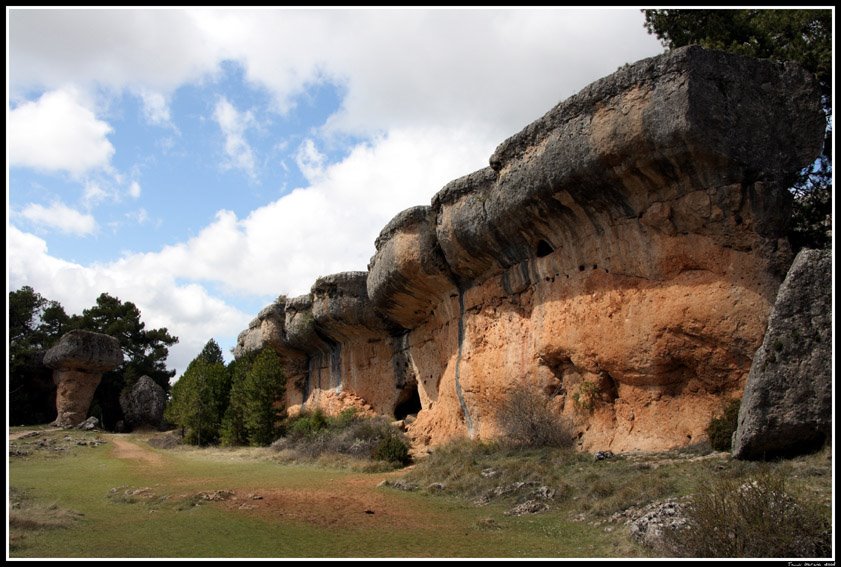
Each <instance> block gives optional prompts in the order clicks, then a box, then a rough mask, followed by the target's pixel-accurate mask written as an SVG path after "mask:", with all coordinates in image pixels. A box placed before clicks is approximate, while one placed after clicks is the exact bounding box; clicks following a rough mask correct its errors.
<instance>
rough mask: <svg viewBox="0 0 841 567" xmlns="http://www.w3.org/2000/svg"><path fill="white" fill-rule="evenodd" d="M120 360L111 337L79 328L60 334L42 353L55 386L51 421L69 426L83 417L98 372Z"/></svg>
mask: <svg viewBox="0 0 841 567" xmlns="http://www.w3.org/2000/svg"><path fill="white" fill-rule="evenodd" d="M122 362H123V351H122V349H121V348H120V343H119V342H118V341H117V339H115V338H113V337H109V336H108V335H103V334H101V333H93V332H90V331H79V330H76V331H70V332H69V333H67V334H65V335H64V336H63V337H61V339H59V341H58V343H56V345H55V346H54V347H52V348H51V349H50V350H48V351H47V353H46V354H45V355H44V364H45V365H47V366H48V367H49V368H52V369H53V381H54V382H55V384H56V387H57V388H56V410H57V412H58V415H57V417H56V419H55V421H54V422H53V424H54V425H57V426H59V427H73V426H75V425H78V424H79V423H81V422H82V421H84V420H85V418H86V417H87V415H88V409H89V408H90V404H91V400H92V399H93V394H94V392H95V391H96V387H97V386H98V385H99V381H100V380H101V379H102V373H103V372H107V371H109V370H113V369H114V368H116V367H117V366H118V365H120V364H121V363H122Z"/></svg>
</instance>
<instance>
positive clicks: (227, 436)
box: [220, 351, 257, 446]
mask: <svg viewBox="0 0 841 567" xmlns="http://www.w3.org/2000/svg"><path fill="white" fill-rule="evenodd" d="M255 358H257V352H256V351H251V352H249V353H247V354H245V355H243V356H241V357H239V358H237V359H234V360H232V361H231V363H230V364H229V365H228V376H229V377H230V380H231V395H230V397H229V399H228V407H227V409H226V410H225V415H224V417H223V418H222V430H221V432H220V437H221V441H222V444H223V445H228V446H236V445H245V444H247V443H248V432H247V431H246V429H245V376H246V374H247V373H248V371H249V369H250V368H251V366H252V364H254V359H255Z"/></svg>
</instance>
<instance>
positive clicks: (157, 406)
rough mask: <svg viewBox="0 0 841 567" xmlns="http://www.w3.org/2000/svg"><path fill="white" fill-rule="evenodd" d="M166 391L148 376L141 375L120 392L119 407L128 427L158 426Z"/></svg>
mask: <svg viewBox="0 0 841 567" xmlns="http://www.w3.org/2000/svg"><path fill="white" fill-rule="evenodd" d="M165 405H166V392H164V389H163V388H161V387H160V386H159V385H158V384H157V383H156V382H155V381H154V380H152V379H151V378H150V377H149V376H141V377H140V379H139V380H138V381H137V382H136V383H135V384H134V386H132V387H131V388H129V389H126V390H124V391H123V392H122V393H121V394H120V407H121V408H122V410H123V415H124V416H125V423H126V425H127V426H128V427H129V428H136V427H141V426H148V427H159V426H160V424H161V422H162V421H163V418H164V406H165Z"/></svg>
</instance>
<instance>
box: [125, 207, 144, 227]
mask: <svg viewBox="0 0 841 567" xmlns="http://www.w3.org/2000/svg"><path fill="white" fill-rule="evenodd" d="M126 218H128V219H129V220H132V221H134V222H136V223H137V224H146V223H147V222H148V221H149V212H148V211H147V210H146V209H144V208H142V207H141V208H139V209H137V210H136V211H130V212H128V213H126Z"/></svg>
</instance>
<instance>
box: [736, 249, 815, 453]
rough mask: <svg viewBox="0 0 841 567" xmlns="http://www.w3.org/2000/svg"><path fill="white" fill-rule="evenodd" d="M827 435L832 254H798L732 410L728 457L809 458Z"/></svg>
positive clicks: (812, 252)
mask: <svg viewBox="0 0 841 567" xmlns="http://www.w3.org/2000/svg"><path fill="white" fill-rule="evenodd" d="M831 434H832V253H831V251H830V250H801V251H800V253H799V254H798V255H797V258H795V260H794V263H793V264H792V266H791V269H790V270H789V272H788V275H787V276H786V279H785V281H784V282H783V284H782V286H780V291H779V294H778V295H777V301H776V303H774V308H773V310H772V311H771V317H770V319H769V322H768V332H767V333H766V334H765V339H764V340H763V342H762V346H761V347H760V348H759V350H758V351H757V352H756V356H755V357H754V359H753V365H752V366H751V370H750V376H749V377H748V382H747V386H745V392H744V396H743V397H742V403H741V406H740V408H739V421H738V427H737V429H736V433H735V434H734V436H733V455H734V456H735V457H737V458H743V459H761V458H774V457H779V456H787V455H791V454H798V453H804V452H808V451H811V450H814V449H817V448H820V447H821V445H822V444H823V443H824V442H825V441H826V440H828V439H829V438H830V436H831Z"/></svg>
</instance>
